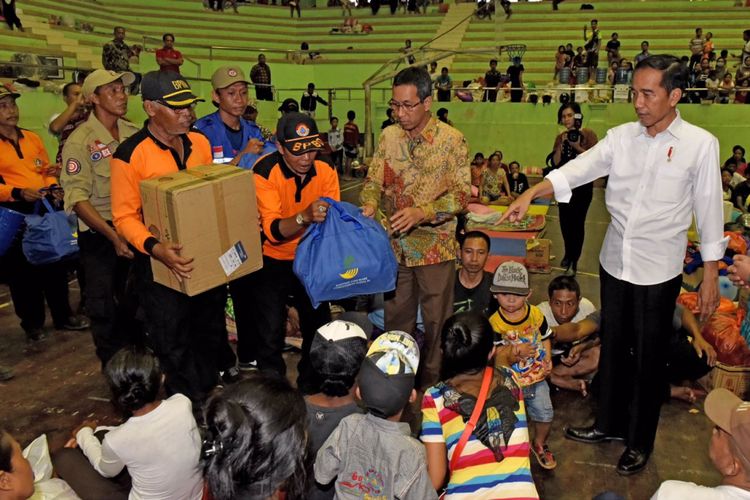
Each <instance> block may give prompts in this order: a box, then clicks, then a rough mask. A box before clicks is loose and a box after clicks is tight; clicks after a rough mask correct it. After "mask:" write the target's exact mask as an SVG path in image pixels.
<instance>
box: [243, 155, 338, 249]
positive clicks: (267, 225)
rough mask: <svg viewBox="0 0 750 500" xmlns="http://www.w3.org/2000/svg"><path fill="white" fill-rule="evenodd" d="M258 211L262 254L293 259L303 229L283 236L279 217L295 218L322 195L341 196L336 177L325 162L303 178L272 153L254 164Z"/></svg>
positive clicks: (317, 163) (319, 162)
mask: <svg viewBox="0 0 750 500" xmlns="http://www.w3.org/2000/svg"><path fill="white" fill-rule="evenodd" d="M253 172H254V173H255V191H256V195H257V198H258V212H260V217H261V221H262V224H263V234H264V235H265V236H266V240H265V242H264V243H263V255H265V256H267V257H271V258H272V259H277V260H294V253H295V252H296V251H297V244H298V243H299V240H300V238H301V237H302V234H303V233H304V230H302V229H300V231H299V233H297V234H295V235H294V236H293V237H291V238H288V239H285V238H284V237H283V236H282V235H281V232H280V231H279V222H280V221H281V219H286V218H288V217H294V216H295V215H297V214H298V213H299V212H301V211H302V210H304V209H305V208H307V207H308V205H310V203H312V202H313V201H315V200H317V199H319V198H320V197H321V196H327V197H329V198H333V199H334V200H337V201H338V200H339V199H340V193H339V177H338V175H337V174H336V170H335V169H334V168H333V167H332V166H331V165H329V164H328V163H326V162H324V161H321V160H315V164H314V165H313V166H312V168H311V169H310V171H309V172H308V173H307V175H306V176H305V178H304V180H302V179H301V178H300V177H299V176H298V175H297V174H295V173H294V172H293V171H292V170H291V169H290V168H289V167H288V166H287V165H286V163H284V159H283V157H282V156H281V153H279V152H275V153H271V154H269V155H266V156H264V157H263V158H261V159H259V160H258V162H257V163H256V164H255V166H254V167H253Z"/></svg>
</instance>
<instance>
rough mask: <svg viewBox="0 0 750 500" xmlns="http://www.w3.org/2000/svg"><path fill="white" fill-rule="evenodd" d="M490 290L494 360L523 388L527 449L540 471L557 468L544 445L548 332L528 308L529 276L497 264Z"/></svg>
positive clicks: (548, 421)
mask: <svg viewBox="0 0 750 500" xmlns="http://www.w3.org/2000/svg"><path fill="white" fill-rule="evenodd" d="M490 292H492V293H493V294H494V295H495V298H496V299H497V301H498V303H499V304H500V308H499V309H498V310H497V311H496V312H495V313H494V314H493V315H492V316H491V317H490V324H491V325H492V329H493V330H494V331H495V333H497V335H498V339H497V343H499V344H501V345H502V346H503V347H501V349H500V351H499V353H498V356H496V357H495V360H496V361H495V362H496V364H498V365H502V364H507V365H508V366H509V367H510V369H511V370H512V371H513V373H514V375H515V378H516V381H517V383H518V385H519V386H520V387H521V388H522V390H523V399H524V403H525V405H526V414H527V417H528V421H529V431H534V437H533V440H532V443H531V451H532V452H533V453H534V456H535V457H536V459H537V461H538V462H539V465H541V466H542V467H544V468H545V469H554V468H555V467H556V466H557V462H556V461H555V456H554V455H553V454H552V452H551V451H550V450H549V447H548V446H547V437H548V436H549V432H550V428H551V427H552V418H553V416H554V410H553V408H552V401H551V400H550V395H549V386H548V385H547V381H546V379H547V376H548V375H549V374H550V372H551V371H552V361H551V354H550V353H551V345H550V344H551V342H550V337H551V335H552V330H550V329H549V328H548V326H547V320H545V319H544V314H543V313H542V311H541V310H540V309H539V308H538V307H536V306H532V305H530V304H529V303H528V302H527V300H528V298H529V296H530V295H531V289H530V288H529V273H528V271H526V268H525V267H524V266H523V264H519V263H518V262H504V263H503V264H500V266H498V268H497V270H496V271H495V275H494V277H493V279H492V286H491V287H490Z"/></svg>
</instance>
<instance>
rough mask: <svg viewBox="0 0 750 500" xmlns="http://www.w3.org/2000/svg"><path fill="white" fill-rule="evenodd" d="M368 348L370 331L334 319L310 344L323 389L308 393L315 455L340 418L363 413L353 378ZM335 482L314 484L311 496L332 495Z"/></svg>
mask: <svg viewBox="0 0 750 500" xmlns="http://www.w3.org/2000/svg"><path fill="white" fill-rule="evenodd" d="M366 352H367V335H365V332H364V331H363V330H362V328H360V327H359V326H357V325H356V324H354V323H350V322H348V321H341V320H336V321H331V322H330V323H327V324H325V325H323V326H321V327H320V328H318V331H317V332H316V333H315V336H314V337H313V340H312V344H311V346H310V366H312V370H313V372H314V374H315V376H316V377H317V378H318V379H319V380H320V392H318V393H316V394H311V395H309V396H305V405H306V406H307V431H308V435H309V437H310V448H311V449H310V452H311V455H312V456H313V457H314V456H315V454H316V453H318V450H319V449H320V447H321V446H322V445H323V443H324V442H325V440H326V439H328V436H330V435H331V433H332V432H333V430H334V429H335V428H336V426H338V425H339V422H341V419H343V418H344V417H347V416H349V415H351V414H353V413H364V412H363V410H362V409H361V408H360V407H359V406H358V405H357V403H356V401H355V400H354V382H355V379H356V377H357V373H359V369H360V367H361V366H362V361H363V360H364V359H365V353H366ZM334 493H335V491H334V488H333V485H332V484H330V485H319V484H313V485H312V486H311V488H310V491H309V494H308V498H309V499H310V500H317V499H332V498H333V496H334Z"/></svg>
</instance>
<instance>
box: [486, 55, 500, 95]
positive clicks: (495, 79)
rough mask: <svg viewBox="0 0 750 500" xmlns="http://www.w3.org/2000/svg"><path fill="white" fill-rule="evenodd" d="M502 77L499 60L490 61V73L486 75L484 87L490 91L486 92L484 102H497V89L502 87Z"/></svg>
mask: <svg viewBox="0 0 750 500" xmlns="http://www.w3.org/2000/svg"><path fill="white" fill-rule="evenodd" d="M502 77H503V75H502V73H500V72H499V71H498V70H497V59H492V60H491V61H490V69H489V71H487V72H486V73H485V74H484V86H485V87H487V89H488V90H485V91H484V97H483V98H482V100H483V101H490V102H496V101H497V89H498V88H499V87H500V81H501V80H502ZM490 89H492V90H490Z"/></svg>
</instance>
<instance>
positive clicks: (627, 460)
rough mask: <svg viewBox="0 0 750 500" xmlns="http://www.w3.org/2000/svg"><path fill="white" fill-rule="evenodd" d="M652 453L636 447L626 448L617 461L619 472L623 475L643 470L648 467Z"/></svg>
mask: <svg viewBox="0 0 750 500" xmlns="http://www.w3.org/2000/svg"><path fill="white" fill-rule="evenodd" d="M650 455H651V454H650V453H645V452H642V451H639V450H636V449H635V448H625V451H624V452H623V454H622V456H621V457H620V460H619V461H618V462H617V473H618V474H619V475H621V476H630V475H633V474H636V473H638V472H641V471H642V470H643V468H644V467H646V464H647V463H648V457H649V456H650Z"/></svg>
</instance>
